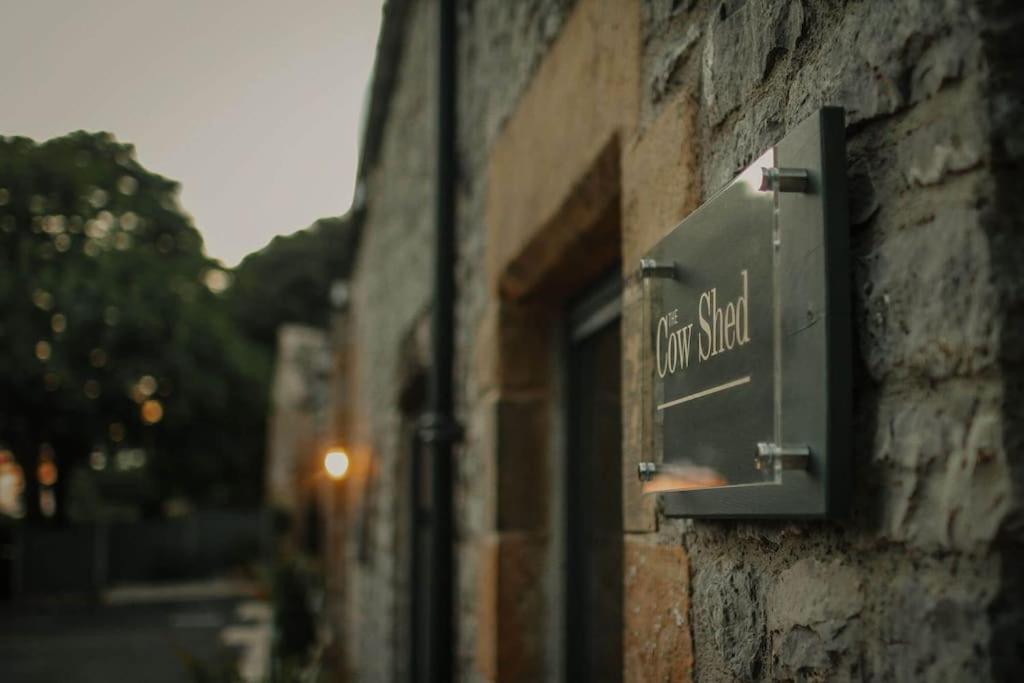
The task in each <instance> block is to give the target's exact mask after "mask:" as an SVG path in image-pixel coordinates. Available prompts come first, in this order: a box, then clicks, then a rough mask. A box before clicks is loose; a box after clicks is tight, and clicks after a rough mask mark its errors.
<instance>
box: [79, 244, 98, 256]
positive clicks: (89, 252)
mask: <svg viewBox="0 0 1024 683" xmlns="http://www.w3.org/2000/svg"><path fill="white" fill-rule="evenodd" d="M82 251H84V252H85V255H86V256H89V257H91V258H96V257H97V256H99V255H100V245H98V244H96V242H95V241H94V240H86V241H85V246H84V247H82Z"/></svg>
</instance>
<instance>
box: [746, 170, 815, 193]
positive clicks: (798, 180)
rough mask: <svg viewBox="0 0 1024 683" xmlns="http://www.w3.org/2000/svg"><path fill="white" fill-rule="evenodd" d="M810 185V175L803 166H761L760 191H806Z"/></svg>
mask: <svg viewBox="0 0 1024 683" xmlns="http://www.w3.org/2000/svg"><path fill="white" fill-rule="evenodd" d="M810 186H811V176H810V174H809V173H808V172H807V169H805V168H762V169H761V187H760V188H758V189H760V190H761V191H762V192H771V191H772V190H778V191H779V192H807V190H808V188H810Z"/></svg>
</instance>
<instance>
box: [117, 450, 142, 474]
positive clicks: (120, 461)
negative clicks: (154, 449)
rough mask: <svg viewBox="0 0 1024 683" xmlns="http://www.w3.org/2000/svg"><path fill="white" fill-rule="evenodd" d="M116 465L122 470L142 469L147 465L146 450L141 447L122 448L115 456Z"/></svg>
mask: <svg viewBox="0 0 1024 683" xmlns="http://www.w3.org/2000/svg"><path fill="white" fill-rule="evenodd" d="M114 465H115V467H116V468H117V469H118V470H119V471H121V472H124V471H126V470H138V469H142V468H143V467H145V465H146V451H144V450H143V449H141V448H122V449H121V450H119V451H118V452H117V454H116V455H115V456H114Z"/></svg>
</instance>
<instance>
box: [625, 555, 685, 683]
mask: <svg viewBox="0 0 1024 683" xmlns="http://www.w3.org/2000/svg"><path fill="white" fill-rule="evenodd" d="M623 559H624V567H625V577H624V580H625V595H624V600H625V605H623V620H624V622H625V623H624V624H623V628H624V630H625V633H624V643H623V645H624V648H625V650H624V653H623V668H624V671H623V680H624V681H627V682H633V681H636V683H641V682H646V681H658V682H659V683H677V682H678V683H682V682H683V681H689V680H691V675H692V672H693V648H692V644H691V640H690V622H689V612H690V582H689V572H690V568H689V562H688V560H687V557H686V552H685V551H684V550H683V549H682V548H681V547H678V546H659V545H652V544H649V543H645V542H643V541H641V540H639V539H634V538H630V537H629V536H628V535H627V536H626V541H625V545H624V558H623Z"/></svg>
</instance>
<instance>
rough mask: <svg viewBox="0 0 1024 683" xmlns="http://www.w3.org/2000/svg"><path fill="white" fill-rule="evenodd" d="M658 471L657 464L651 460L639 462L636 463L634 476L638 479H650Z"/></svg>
mask: <svg viewBox="0 0 1024 683" xmlns="http://www.w3.org/2000/svg"><path fill="white" fill-rule="evenodd" d="M657 473H658V466H657V465H656V464H654V463H653V462H640V463H637V465H636V476H637V478H638V479H639V480H640V481H650V480H652V479H654V475H655V474H657Z"/></svg>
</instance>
